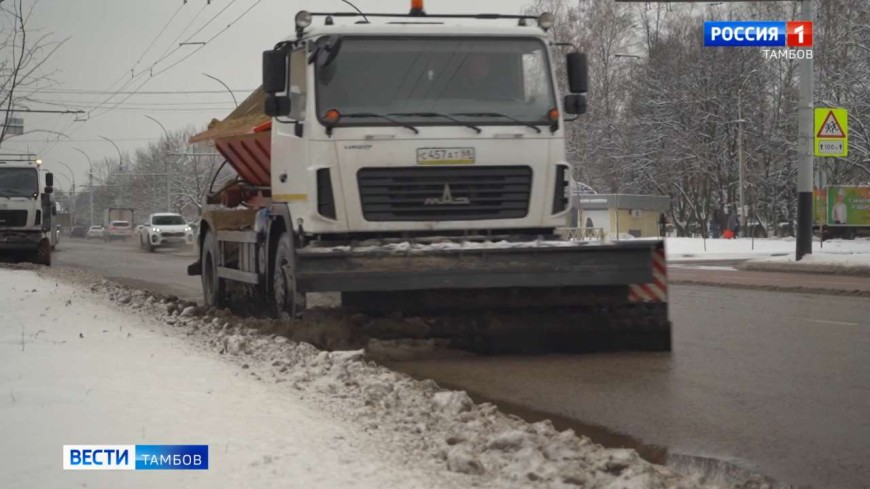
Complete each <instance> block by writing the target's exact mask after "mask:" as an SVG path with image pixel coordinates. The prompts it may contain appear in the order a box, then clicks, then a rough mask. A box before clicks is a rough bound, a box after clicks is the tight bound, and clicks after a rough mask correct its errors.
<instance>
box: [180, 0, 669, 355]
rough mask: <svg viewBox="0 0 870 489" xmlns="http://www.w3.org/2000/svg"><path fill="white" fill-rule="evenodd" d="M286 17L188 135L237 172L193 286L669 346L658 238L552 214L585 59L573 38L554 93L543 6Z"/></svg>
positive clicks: (567, 339) (454, 326)
mask: <svg viewBox="0 0 870 489" xmlns="http://www.w3.org/2000/svg"><path fill="white" fill-rule="evenodd" d="M295 20H296V32H295V34H294V35H292V36H291V37H290V38H288V39H286V40H284V41H281V42H279V43H278V44H277V45H276V46H275V47H274V49H272V50H269V51H266V52H264V53H263V85H262V87H261V88H260V89H258V90H257V91H255V92H254V93H253V94H252V95H250V96H249V97H248V99H247V100H245V101H244V102H243V103H242V104H241V105H240V106H239V107H238V108H237V109H236V110H235V111H234V112H232V113H231V114H230V115H229V116H228V117H227V118H226V119H225V120H223V121H219V122H217V121H216V122H214V123H213V124H211V125H210V127H209V129H208V130H207V131H206V132H203V133H201V134H199V135H197V136H194V137H193V138H192V139H191V142H205V141H211V142H213V144H214V145H215V147H216V148H217V150H218V151H219V152H220V153H221V154H222V155H223V156H224V157H225V158H226V160H227V161H228V162H229V164H230V165H232V166H233V168H234V169H235V170H236V172H237V173H238V178H236V179H234V180H232V181H230V182H228V183H227V184H225V185H223V186H222V187H221V188H220V189H219V190H217V191H214V192H212V193H211V194H210V195H209V196H208V198H207V205H206V208H205V210H204V212H203V215H202V224H201V226H200V230H199V234H198V246H199V260H198V261H197V262H196V263H194V264H193V265H191V266H190V267H189V268H188V273H189V274H191V275H201V276H202V285H203V292H204V296H205V302H206V304H208V305H214V306H227V305H230V304H235V303H236V300H237V299H238V300H240V301H242V302H243V303H245V304H248V305H250V304H251V303H252V301H257V300H260V301H262V304H264V305H265V306H266V307H268V308H270V309H271V311H272V313H273V314H275V315H277V316H279V317H284V318H295V317H298V316H300V315H302V314H303V313H304V312H305V298H306V293H315V292H340V293H341V297H342V303H343V306H344V307H346V308H349V309H351V310H361V311H363V312H366V313H372V314H379V313H380V314H392V315H393V316H395V315H396V313H397V312H400V313H402V314H408V313H414V314H417V313H419V314H423V313H430V314H437V315H438V317H439V318H444V317H450V318H453V319H454V320H455V321H452V322H451V321H443V324H449V326H445V327H444V331H443V332H442V333H443V335H444V336H448V337H456V336H463V335H467V336H469V337H474V338H476V339H478V340H480V339H483V340H484V341H491V342H492V344H493V345H495V344H497V343H498V344H501V345H511V344H513V345H520V344H528V343H529V342H537V343H538V344H540V345H541V346H542V347H544V348H545V349H557V350H581V351H583V350H593V349H594V350H598V349H608V350H613V349H640V350H659V351H662V350H663V351H667V350H670V348H671V327H670V321H669V319H668V307H667V282H666V269H665V263H664V243H663V242H662V241H655V240H649V241H647V240H636V241H625V242H572V241H566V240H563V239H561V238H559V236H558V235H557V233H556V230H557V228H560V227H564V226H565V225H566V222H567V215H568V212H569V208H568V207H569V205H568V196H567V193H566V189H567V188H569V184H570V181H569V180H570V177H571V168H570V166H569V164H568V162H567V160H566V157H565V123H566V118H565V117H564V115H565V114H568V115H569V116H570V117H569V118H568V119H567V120H569V121H570V120H574V119H576V118H577V117H579V116H580V115H581V114H583V113H584V112H585V110H586V91H587V88H586V86H587V64H586V57H585V55H584V54H582V53H579V52H572V53H569V54H567V59H566V61H567V78H568V80H567V86H568V87H569V92H570V93H568V94H566V95H564V97H560V96H559V95H558V86H559V84H558V83H557V78H556V73H557V70H556V68H555V66H556V64H557V60H555V59H553V56H552V49H551V47H552V42H551V40H550V39H549V37H548V34H547V31H548V29H550V28H551V27H552V26H553V23H554V21H555V18H554V16H553V15H552V14H549V13H545V14H542V15H540V16H539V17H538V16H526V15H495V14H481V15H433V14H429V15H427V14H426V13H425V12H424V10H423V9H422V7H421V6H420V5H419V3H418V1H415V2H414V7H413V8H412V10H411V12H410V14H361V13H349V12H339V13H310V12H306V11H302V12H299V13H298V14H297V15H296V19H295ZM457 21H459V22H457ZM505 318H507V319H509V320H507V321H506V320H505ZM432 324H435V323H434V322H433V323H432ZM438 324H442V323H438ZM432 328H433V335H434V336H438V335H440V334H442V333H437V332H435V330H436V329H437V328H436V327H435V326H433V327H432ZM532 337H534V339H531V338H532ZM504 339H507V340H506V341H504V342H501V343H499V341H500V340H504ZM493 349H494V350H502V351H507V350H512V349H513V348H512V347H511V346H504V347H493Z"/></svg>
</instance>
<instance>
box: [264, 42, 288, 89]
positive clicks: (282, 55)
mask: <svg viewBox="0 0 870 489" xmlns="http://www.w3.org/2000/svg"><path fill="white" fill-rule="evenodd" d="M263 91H265V92H266V93H271V94H274V93H278V92H285V91H287V51H285V50H283V49H273V50H271V51H263Z"/></svg>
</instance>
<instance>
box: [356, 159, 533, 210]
mask: <svg viewBox="0 0 870 489" xmlns="http://www.w3.org/2000/svg"><path fill="white" fill-rule="evenodd" d="M357 180H358V181H359V193H360V200H361V203H362V211H363V217H365V219H366V220H367V221H448V220H454V221H462V220H480V219H516V218H522V217H525V216H526V214H528V212H529V199H530V196H531V192H532V169H531V168H530V167H528V166H479V167H463V168H444V167H438V168H435V167H430V168H417V167H407V168H364V169H362V170H360V171H359V172H358V173H357Z"/></svg>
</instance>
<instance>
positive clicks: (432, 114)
mask: <svg viewBox="0 0 870 489" xmlns="http://www.w3.org/2000/svg"><path fill="white" fill-rule="evenodd" d="M390 115H398V116H407V117H441V118H444V119H447V120H449V121H453V122H455V123H457V124H459V125H462V126H465V127H467V128H469V129H473V130H475V131H477V133H478V134H480V133H482V132H483V129H481V128H479V127H477V126H475V125H474V124H469V123H467V122H462V121H461V120H459V119H457V118H455V117H452V116H449V115H447V114H439V113H438V112H396V113H393V114H390Z"/></svg>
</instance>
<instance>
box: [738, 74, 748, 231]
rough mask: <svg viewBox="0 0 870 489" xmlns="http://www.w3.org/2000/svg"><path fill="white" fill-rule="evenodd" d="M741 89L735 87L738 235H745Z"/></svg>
mask: <svg viewBox="0 0 870 489" xmlns="http://www.w3.org/2000/svg"><path fill="white" fill-rule="evenodd" d="M743 122H744V121H743V89H742V88H739V89H737V165H739V167H740V168H739V171H738V173H739V175H740V237H741V238H745V237H746V202H745V201H744V200H743Z"/></svg>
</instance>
